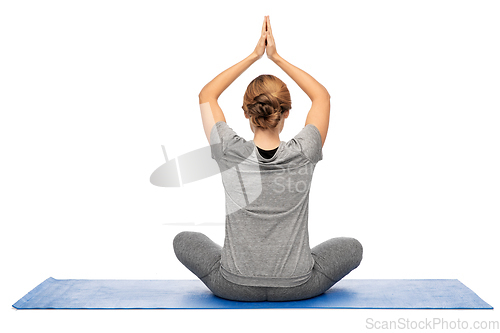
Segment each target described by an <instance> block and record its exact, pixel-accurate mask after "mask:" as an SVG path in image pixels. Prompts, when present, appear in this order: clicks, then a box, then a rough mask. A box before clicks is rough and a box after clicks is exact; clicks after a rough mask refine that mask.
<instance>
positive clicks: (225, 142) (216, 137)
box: [210, 121, 244, 160]
mask: <svg viewBox="0 0 500 333" xmlns="http://www.w3.org/2000/svg"><path fill="white" fill-rule="evenodd" d="M241 140H244V139H243V138H242V137H240V136H239V135H238V134H236V132H235V131H234V130H233V129H232V128H231V127H229V126H228V125H227V123H226V122H225V121H218V122H217V123H215V125H214V126H213V127H212V131H211V132H210V149H211V151H212V158H213V159H215V160H217V159H219V158H221V157H222V156H223V155H224V154H225V153H226V151H227V150H228V149H229V148H230V147H231V146H233V145H235V144H236V143H238V142H240V141H241Z"/></svg>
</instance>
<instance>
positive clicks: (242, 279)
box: [220, 266, 312, 287]
mask: <svg viewBox="0 0 500 333" xmlns="http://www.w3.org/2000/svg"><path fill="white" fill-rule="evenodd" d="M220 273H221V275H222V276H223V277H224V278H225V279H226V280H228V281H229V282H232V283H235V284H239V285H243V286H252V287H297V286H300V285H301V284H304V283H306V282H307V281H308V280H309V279H310V278H311V274H312V270H311V271H309V272H308V273H306V274H304V275H299V276H293V277H261V276H243V275H239V274H235V273H231V272H229V271H228V270H226V269H224V267H222V266H221V267H220Z"/></svg>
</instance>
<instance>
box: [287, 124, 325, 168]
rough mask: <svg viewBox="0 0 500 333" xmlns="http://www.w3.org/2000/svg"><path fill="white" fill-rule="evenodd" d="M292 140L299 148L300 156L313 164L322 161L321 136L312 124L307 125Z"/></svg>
mask: <svg viewBox="0 0 500 333" xmlns="http://www.w3.org/2000/svg"><path fill="white" fill-rule="evenodd" d="M292 140H293V141H295V143H296V144H297V145H298V146H299V147H300V150H301V151H302V154H303V155H304V156H305V157H306V158H307V159H308V160H310V161H311V162H312V163H313V164H316V163H318V162H319V161H321V160H322V159H323V148H322V146H323V143H322V140H321V134H320V133H319V130H318V128H317V127H316V126H314V125H313V124H307V125H306V126H305V127H304V128H303V129H302V130H301V131H300V132H299V133H298V134H297V135H296V136H295V137H294V138H293V139H292Z"/></svg>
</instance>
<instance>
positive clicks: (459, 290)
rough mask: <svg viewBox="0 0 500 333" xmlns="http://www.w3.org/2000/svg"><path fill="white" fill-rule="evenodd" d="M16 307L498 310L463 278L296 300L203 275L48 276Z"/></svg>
mask: <svg viewBox="0 0 500 333" xmlns="http://www.w3.org/2000/svg"><path fill="white" fill-rule="evenodd" d="M13 306H14V307H15V308H16V309H266V308H267V309H269V308H336V309H493V307H491V306H490V305H489V304H488V303H486V302H485V301H483V300H482V299H481V298H479V296H477V295H476V294H475V293H474V292H473V291H472V290H470V289H469V288H467V287H466V286H465V285H463V284H462V283H461V282H460V281H458V280H453V279H450V280H448V279H424V280H393V279H360V280H355V279H344V280H341V281H339V282H338V283H337V284H335V285H334V286H333V287H332V288H330V289H329V290H328V291H327V292H326V293H324V294H323V295H320V296H317V297H315V298H311V299H307V300H302V301H292V302H236V301H229V300H225V299H222V298H219V297H216V296H214V295H213V294H212V293H211V292H210V290H208V288H207V287H206V286H205V285H204V284H203V283H202V282H201V281H199V280H73V279H70V280H56V279H53V278H48V279H47V280H45V281H44V282H42V283H41V284H40V285H38V286H37V287H36V288H35V289H33V290H32V291H30V292H29V293H28V294H26V296H24V297H23V298H21V299H20V300H19V301H17V302H16V303H15V304H14V305H13Z"/></svg>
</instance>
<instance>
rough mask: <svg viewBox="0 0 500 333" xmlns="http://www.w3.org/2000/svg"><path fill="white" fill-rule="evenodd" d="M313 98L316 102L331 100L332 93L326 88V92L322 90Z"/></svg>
mask: <svg viewBox="0 0 500 333" xmlns="http://www.w3.org/2000/svg"><path fill="white" fill-rule="evenodd" d="M311 100H312V101H313V102H314V101H315V100H316V101H319V100H322V101H325V100H327V101H330V94H329V93H328V91H327V90H326V89H325V91H324V92H322V93H321V94H318V95H316V96H314V98H311Z"/></svg>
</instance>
